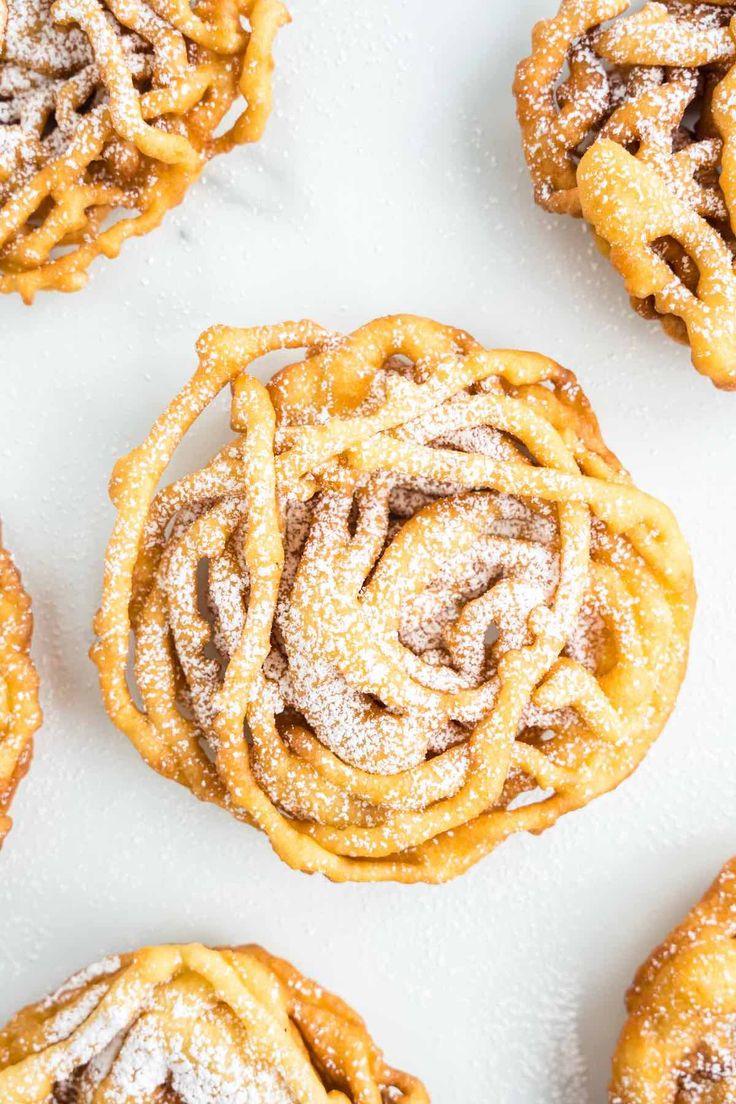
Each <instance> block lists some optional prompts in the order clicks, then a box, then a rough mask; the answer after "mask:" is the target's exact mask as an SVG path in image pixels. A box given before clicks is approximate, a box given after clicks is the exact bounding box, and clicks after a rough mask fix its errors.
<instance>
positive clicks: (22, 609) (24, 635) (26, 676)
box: [0, 543, 41, 847]
mask: <svg viewBox="0 0 736 1104" xmlns="http://www.w3.org/2000/svg"><path fill="white" fill-rule="evenodd" d="M32 628H33V619H32V617H31V602H30V599H29V597H28V595H27V594H26V592H25V590H24V588H23V584H22V582H21V578H20V574H19V572H18V570H17V568H16V566H15V564H14V563H13V560H12V558H11V556H10V553H9V552H7V551H6V549H5V548H3V546H2V544H1V543H0V847H1V846H2V843H3V840H4V839H5V837H6V836H7V834H8V832H9V831H10V828H11V826H12V823H13V822H12V821H11V819H10V817H9V816H8V810H9V808H10V803H11V801H12V800H13V796H14V794H15V791H16V788H17V786H18V783H19V782H20V780H21V779H22V778H23V776H24V774H25V773H26V771H27V770H28V767H29V766H30V762H31V756H32V754H33V734H34V733H35V731H36V729H37V728H38V726H39V725H40V723H41V710H40V707H39V704H38V675H37V674H36V669H35V667H34V666H33V662H32V660H31V657H30V646H31V632H32Z"/></svg>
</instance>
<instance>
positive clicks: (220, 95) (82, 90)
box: [0, 0, 288, 302]
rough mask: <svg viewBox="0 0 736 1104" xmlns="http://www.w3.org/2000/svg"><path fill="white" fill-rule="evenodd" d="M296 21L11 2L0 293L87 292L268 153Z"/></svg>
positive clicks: (3, 33)
mask: <svg viewBox="0 0 736 1104" xmlns="http://www.w3.org/2000/svg"><path fill="white" fill-rule="evenodd" d="M287 18H288V16H287V13H286V9H285V8H284V6H283V5H282V4H281V3H280V0H240V2H238V3H231V2H230V0H195V2H194V3H189V2H188V0H186V2H184V0H54V2H53V3H52V2H51V0H0V291H4V292H10V291H18V292H20V294H21V295H22V296H23V298H24V299H25V300H26V301H27V302H30V301H31V300H32V299H33V297H34V295H35V294H36V292H37V291H39V290H41V289H43V288H51V289H56V290H57V291H76V290H77V289H78V288H80V287H82V286H83V285H84V284H85V283H86V280H87V269H88V267H89V265H90V264H91V262H92V261H93V260H94V259H95V257H97V256H99V255H103V256H106V257H116V256H117V255H118V253H119V251H120V248H121V246H122V245H123V243H124V242H125V241H126V239H128V238H129V237H131V236H139V235H141V234H146V233H148V231H149V230H152V229H153V228H154V227H155V226H158V224H159V223H160V222H161V219H162V218H163V216H164V215H165V214H166V212H167V211H168V210H169V208H171V207H173V206H175V205H176V204H177V203H179V202H180V201H181V200H182V198H183V196H184V194H185V192H186V190H187V188H188V187H189V185H190V184H191V183H192V182H193V181H194V180H196V178H197V177H198V176H199V174H200V172H201V171H202V169H203V168H204V166H205V164H206V163H207V161H209V160H210V158H212V157H214V156H215V155H216V154H218V153H225V152H228V151H229V150H231V149H233V147H234V146H237V145H240V144H241V143H243V142H255V141H257V140H258V139H259V138H260V137H261V135H262V133H263V130H264V127H265V125H266V121H267V119H268V116H269V114H270V110H271V75H272V70H273V60H272V57H271V47H272V44H273V40H274V37H275V35H276V32H277V31H278V29H279V27H280V26H281V25H282V24H283V23H284V22H285V21H286V19H287ZM231 109H232V111H233V113H235V112H236V114H234V117H233V116H231V115H229V114H228V113H230V112H231ZM226 116H228V118H227V119H226V118H225V117H226Z"/></svg>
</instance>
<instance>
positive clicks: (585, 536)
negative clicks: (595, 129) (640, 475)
mask: <svg viewBox="0 0 736 1104" xmlns="http://www.w3.org/2000/svg"><path fill="white" fill-rule="evenodd" d="M283 348H289V349H297V348H304V349H306V350H307V352H306V356H305V358H304V359H303V360H302V361H301V362H299V363H296V364H294V365H292V366H291V367H289V368H287V369H285V370H284V371H282V372H281V373H279V375H278V376H276V377H275V379H274V380H273V381H272V382H271V384H270V385H269V386H268V387H267V388H266V387H264V386H263V385H262V384H260V383H259V382H258V381H257V380H256V379H254V378H253V377H252V376H251V375H249V374H248V370H249V366H250V365H251V364H254V363H255V362H256V361H257V360H258V358H259V357H261V356H263V355H265V354H267V353H269V352H271V351H272V350H275V349H283ZM198 350H199V357H200V361H199V367H198V368H197V371H196V372H195V374H194V376H193V377H192V379H191V381H190V382H189V383H188V384H187V385H186V386H185V387H184V388H183V389H182V391H181V392H180V394H179V395H178V396H177V398H176V399H174V401H173V402H172V403H171V405H170V406H169V408H168V410H167V411H166V412H165V413H164V414H162V415H161V417H160V418H159V419H158V420H157V422H156V423H155V425H154V427H153V429H152V430H151V433H150V434H149V436H148V437H147V439H146V440H145V441H144V443H143V444H142V445H141V446H140V447H138V448H136V449H134V450H133V452H132V453H131V454H130V455H129V456H128V457H126V458H125V459H123V460H121V461H119V463H118V464H117V465H116V468H115V472H114V475H113V478H112V482H111V495H112V498H113V502H114V504H115V506H116V507H117V510H118V518H117V522H116V524H115V528H114V531H113V534H112V537H111V540H110V544H109V547H108V551H107V558H106V569H105V581H104V592H103V597H102V606H101V609H100V612H99V614H98V616H97V619H96V623H95V626H96V632H97V637H98V640H97V644H96V646H95V648H94V650H93V656H94V659H95V661H96V663H97V665H98V667H99V671H100V680H101V687H102V692H103V695H104V700H105V704H106V706H107V709H108V712H109V714H110V716H111V718H112V719H113V720H114V721H115V723H116V724H117V725H119V727H120V728H121V729H122V730H123V731H124V732H125V733H126V734H127V735H128V736H129V737H130V739H131V740H132V741H133V743H134V744H135V746H136V747H137V748H138V750H139V751H140V753H141V754H142V756H143V757H144V759H145V760H146V761H147V762H148V763H149V764H150V765H151V766H152V767H154V768H155V769H156V770H157V771H159V772H160V773H161V774H163V775H165V776H166V777H168V778H172V779H174V780H176V781H177V782H180V783H182V784H183V785H185V786H187V787H188V788H189V789H191V790H192V791H193V793H195V794H196V795H197V796H198V797H200V798H202V799H204V800H207V801H213V802H216V803H218V804H219V805H221V806H223V807H224V808H225V809H227V810H228V811H229V812H231V813H232V814H234V815H235V816H236V817H239V818H241V819H242V820H245V821H247V822H249V823H251V824H255V825H256V826H257V827H259V828H260V829H262V830H263V831H264V832H266V833H267V835H268V836H269V838H270V840H271V843H272V844H273V846H274V848H275V850H276V851H277V853H278V854H279V855H280V856H281V857H282V858H283V859H284V860H285V861H286V862H287V863H289V864H290V865H291V866H293V867H296V868H298V869H300V870H304V871H309V872H316V871H319V872H321V873H323V874H325V875H327V876H328V877H329V878H332V879H335V880H338V881H341V880H347V879H355V880H366V881H369V880H387V879H395V880H398V881H406V882H417V881H430V882H440V881H444V880H447V879H449V878H452V877H454V876H456V875H457V874H460V873H462V872H463V871H464V870H466V869H467V868H468V867H469V866H471V865H472V864H473V863H475V862H476V861H477V860H478V859H480V858H481V857H482V856H483V855H485V854H486V853H487V852H489V851H491V850H492V849H493V848H494V847H495V846H496V845H497V844H498V843H500V842H501V841H502V840H504V839H505V838H506V837H507V836H508V835H510V834H511V833H513V832H518V831H529V832H534V833H537V832H541V831H542V830H544V829H545V828H547V827H549V826H550V825H552V824H553V823H554V822H555V821H556V820H557V819H558V817H560V816H561V815H562V814H564V813H566V812H569V811H571V810H573V809H577V808H580V807H581V806H583V805H586V804H587V803H588V802H589V801H591V800H592V799H593V798H594V797H597V796H598V795H599V794H602V793H605V792H606V791H607V790H610V789H612V788H613V787H615V786H617V785H618V783H619V782H621V781H622V780H623V779H624V778H625V777H626V776H627V775H628V774H630V773H631V771H633V770H634V768H635V767H636V766H637V764H638V763H639V762H640V761H641V759H642V758H643V756H644V755H645V753H646V751H647V749H648V748H649V747H650V745H651V743H652V742H653V740H655V739H656V737H657V736H658V735H659V733H660V731H661V729H662V726H663V724H664V722H665V720H666V718H667V716H668V714H669V712H670V710H671V709H672V706H673V704H674V701H675V698H676V695H677V691H678V688H679V685H680V682H681V680H682V677H683V674H684V671H685V664H686V658H687V647H688V636H689V632H690V625H691V620H692V615H693V604H694V591H693V580H692V572H691V565H690V558H689V555H688V551H687V548H686V546H685V543H684V541H683V538H682V536H681V534H680V531H679V529H678V527H677V524H676V522H675V520H674V518H673V517H672V514H671V513H670V511H669V510H668V509H667V508H666V507H665V506H663V505H662V504H661V503H659V502H657V501H656V500H655V499H653V498H651V497H649V496H648V495H646V494H644V493H643V492H642V491H640V490H638V489H637V488H636V487H635V486H634V484H633V483H632V481H631V479H630V477H629V476H628V475H627V473H626V472H625V471H624V470H623V468H622V467H621V465H620V464H619V463H618V461H617V460H616V458H615V457H614V456H613V455H612V453H610V452H609V451H608V449H607V448H606V446H605V445H604V443H603V441H602V439H601V436H600V433H599V430H598V425H597V423H596V420H595V417H594V416H593V414H592V412H591V410H590V407H589V405H588V402H587V400H586V399H585V396H584V395H583V393H582V391H581V389H580V387H579V386H578V384H577V382H576V380H575V377H574V376H573V375H572V373H571V372H568V371H566V370H565V369H564V368H561V367H560V366H559V365H558V364H555V363H554V362H553V361H551V360H549V359H547V358H546V357H544V356H541V355H539V354H536V353H524V352H513V351H509V350H487V349H484V348H483V347H482V346H481V345H479V344H478V342H477V341H475V340H474V339H473V338H472V337H470V336H469V335H468V334H466V333H463V332H461V331H460V330H455V329H452V328H450V327H448V326H442V325H439V324H438V323H436V322H431V321H429V320H427V319H422V318H415V317H411V316H396V317H390V318H383V319H379V320H378V321H375V322H372V323H370V324H369V325H367V326H364V327H363V328H362V329H360V330H357V331H356V332H355V333H353V334H350V335H347V336H344V335H341V334H335V333H330V332H327V331H326V330H323V329H322V328H321V327H320V326H317V325H315V324H314V323H312V322H299V323H284V324H282V325H278V326H264V327H261V328H256V329H247V330H236V329H227V328H224V327H215V328H214V329H212V330H209V331H207V332H206V333H205V334H203V336H202V337H201V338H200V340H199V343H198ZM226 388H229V389H230V392H231V413H230V423H231V427H232V430H233V431H234V434H235V436H234V437H233V438H232V440H231V441H230V443H229V444H227V445H226V446H225V447H224V448H222V449H221V450H220V451H219V452H217V453H216V454H215V455H214V456H213V458H212V460H211V461H210V463H209V464H207V465H206V466H205V467H204V468H202V469H201V470H199V471H194V472H192V473H191V474H189V475H186V476H184V477H183V478H180V479H177V480H175V481H174V482H171V483H169V484H167V485H164V486H163V488H162V489H158V488H159V485H160V482H161V480H162V478H164V477H165V475H166V471H167V467H168V465H169V462H170V460H171V458H172V456H173V455H174V452H175V450H176V447H177V445H178V444H179V443H180V442H181V441H182V439H184V438H185V437H186V436H187V434H188V432H189V430H190V428H191V427H192V426H193V424H194V423H195V422H196V421H197V419H198V417H199V416H200V414H202V413H203V412H204V411H205V409H206V408H207V407H208V406H209V404H210V403H211V402H212V401H213V400H214V399H215V398H216V396H217V395H218V394H219V393H220V392H221V391H223V390H224V389H226ZM131 631H132V634H133V637H134V641H135V648H134V664H133V668H132V670H131V671H128V658H129V639H130V634H131ZM129 675H130V677H131V678H132V679H133V680H134V682H135V687H136V698H135V700H134V698H133V697H132V695H131V690H130V687H129Z"/></svg>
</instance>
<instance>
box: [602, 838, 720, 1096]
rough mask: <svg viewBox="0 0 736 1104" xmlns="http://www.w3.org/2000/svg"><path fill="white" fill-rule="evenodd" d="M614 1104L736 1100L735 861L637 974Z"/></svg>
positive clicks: (617, 1063) (618, 1058)
mask: <svg viewBox="0 0 736 1104" xmlns="http://www.w3.org/2000/svg"><path fill="white" fill-rule="evenodd" d="M626 1007H627V1010H628V1013H629V1018H628V1020H627V1021H626V1024H625V1026H624V1029H623V1031H622V1032H621V1037H620V1039H619V1041H618V1046H617V1048H616V1053H615V1054H614V1057H613V1079H612V1081H611V1091H610V1099H611V1104H730V1102H731V1101H734V1100H736V859H732V860H731V862H729V863H727V864H726V866H724V868H723V870H722V871H721V873H720V874H719V875H718V877H717V878H716V880H715V882H714V883H713V885H712V886H711V887H710V889H709V890H708V892H707V893H706V894H705V896H704V897H703V899H702V901H700V902H699V904H697V905H696V906H695V908H694V909H693V910H692V912H691V913H690V914H689V915H688V916H687V917H686V918H685V920H684V921H683V923H682V924H680V926H679V927H677V928H675V930H674V931H673V932H671V934H670V935H669V936H668V937H667V939H666V940H665V941H664V943H662V944H661V945H660V946H659V947H657V949H656V950H655V951H653V952H652V954H651V955H650V956H649V958H648V959H647V961H646V962H645V963H644V965H643V966H641V967H640V969H639V971H638V973H637V975H636V978H635V979H634V983H633V985H632V986H631V989H630V990H629V992H628V994H627V998H626Z"/></svg>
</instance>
